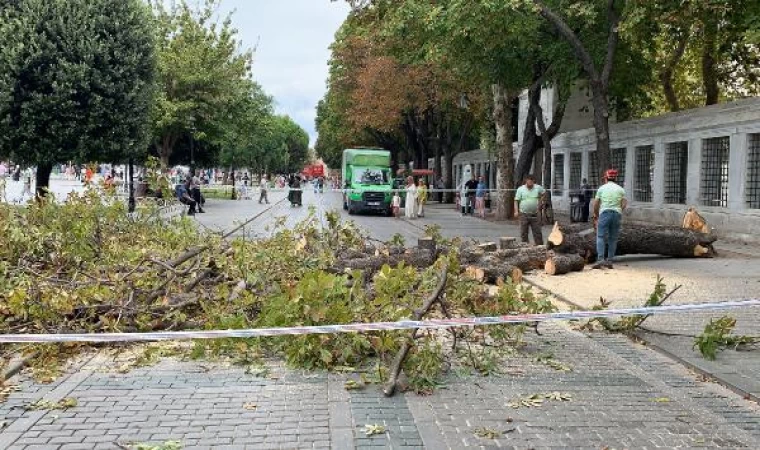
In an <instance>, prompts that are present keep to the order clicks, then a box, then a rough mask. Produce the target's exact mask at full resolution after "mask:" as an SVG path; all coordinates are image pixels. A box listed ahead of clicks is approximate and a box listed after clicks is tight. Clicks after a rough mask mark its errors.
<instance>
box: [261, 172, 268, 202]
mask: <svg viewBox="0 0 760 450" xmlns="http://www.w3.org/2000/svg"><path fill="white" fill-rule="evenodd" d="M259 189H260V192H261V193H260V195H259V204H261V203H262V202H266V203H267V205H268V204H269V197H267V190H269V183H267V176H266V175H262V176H261V181H260V182H259Z"/></svg>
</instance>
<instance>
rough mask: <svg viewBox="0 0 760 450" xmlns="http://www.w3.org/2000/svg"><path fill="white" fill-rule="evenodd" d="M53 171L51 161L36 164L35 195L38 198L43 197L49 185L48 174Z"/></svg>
mask: <svg viewBox="0 0 760 450" xmlns="http://www.w3.org/2000/svg"><path fill="white" fill-rule="evenodd" d="M52 172H53V163H42V164H38V165H37V174H36V175H35V177H34V178H35V182H36V185H37V187H36V188H35V196H36V197H37V199H38V200H40V199H43V198H45V196H46V195H47V193H48V188H49V187H50V174H51V173H52Z"/></svg>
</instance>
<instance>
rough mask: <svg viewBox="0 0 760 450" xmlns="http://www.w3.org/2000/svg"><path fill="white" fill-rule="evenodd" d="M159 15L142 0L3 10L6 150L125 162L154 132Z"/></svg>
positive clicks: (24, 3)
mask: <svg viewBox="0 0 760 450" xmlns="http://www.w3.org/2000/svg"><path fill="white" fill-rule="evenodd" d="M152 26H153V20H152V18H151V14H150V9H149V8H148V7H147V6H146V5H145V4H144V3H143V2H142V1H140V0H18V1H17V2H13V3H12V4H8V5H6V6H5V8H3V9H2V11H0V42H2V43H3V45H2V46H0V156H2V157H10V158H13V160H14V161H18V162H20V163H22V164H29V165H37V166H38V172H37V187H38V190H39V191H40V193H42V189H44V188H46V187H47V185H48V180H49V176H50V171H51V169H52V166H53V164H55V163H59V162H66V161H70V160H73V161H80V162H83V161H90V160H100V161H109V162H116V161H124V160H125V159H126V158H128V157H130V156H134V155H139V154H142V153H144V151H145V148H146V147H147V142H148V140H149V136H150V134H149V132H150V130H149V126H150V122H149V118H150V114H149V113H150V108H151V106H152V104H153V92H154V90H153V81H154V74H155V60H154V39H153V36H154V34H153V28H152Z"/></svg>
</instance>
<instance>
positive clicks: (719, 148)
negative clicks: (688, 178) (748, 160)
mask: <svg viewBox="0 0 760 450" xmlns="http://www.w3.org/2000/svg"><path fill="white" fill-rule="evenodd" d="M730 147H731V141H730V139H729V137H728V136H724V137H717V138H710V139H704V140H702V168H701V171H700V173H701V177H702V178H701V180H700V184H699V186H700V189H701V191H702V205H704V206H719V207H723V208H725V207H727V206H728V156H729V151H730Z"/></svg>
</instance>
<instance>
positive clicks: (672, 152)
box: [665, 142, 689, 204]
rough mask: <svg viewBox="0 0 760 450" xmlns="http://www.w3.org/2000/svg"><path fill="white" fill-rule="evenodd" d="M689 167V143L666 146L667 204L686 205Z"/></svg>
mask: <svg viewBox="0 0 760 450" xmlns="http://www.w3.org/2000/svg"><path fill="white" fill-rule="evenodd" d="M688 165H689V143H688V142H671V143H669V144H667V145H666V146H665V203H671V204H686V174H687V171H688Z"/></svg>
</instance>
